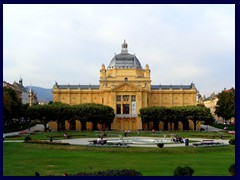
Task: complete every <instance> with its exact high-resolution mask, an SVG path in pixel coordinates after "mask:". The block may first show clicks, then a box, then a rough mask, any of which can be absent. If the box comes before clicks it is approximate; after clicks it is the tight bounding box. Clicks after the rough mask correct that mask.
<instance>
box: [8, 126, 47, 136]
mask: <svg viewBox="0 0 240 180" xmlns="http://www.w3.org/2000/svg"><path fill="white" fill-rule="evenodd" d="M35 131H44V126H43V124H36V125H35V126H33V127H31V128H30V130H29V129H25V130H22V131H18V132H10V133H3V138H4V137H6V136H17V135H19V134H20V133H21V132H25V133H32V132H35Z"/></svg>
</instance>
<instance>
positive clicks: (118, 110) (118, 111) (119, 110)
mask: <svg viewBox="0 0 240 180" xmlns="http://www.w3.org/2000/svg"><path fill="white" fill-rule="evenodd" d="M117 114H121V104H117Z"/></svg>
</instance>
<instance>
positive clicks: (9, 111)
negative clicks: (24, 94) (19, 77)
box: [3, 87, 23, 125]
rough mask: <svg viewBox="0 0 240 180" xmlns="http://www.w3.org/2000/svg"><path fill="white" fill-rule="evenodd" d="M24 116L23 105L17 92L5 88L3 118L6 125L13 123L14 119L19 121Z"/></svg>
mask: <svg viewBox="0 0 240 180" xmlns="http://www.w3.org/2000/svg"><path fill="white" fill-rule="evenodd" d="M22 114H23V105H22V102H21V100H20V99H19V98H18V97H17V94H16V92H15V91H14V90H13V89H11V88H8V87H3V116H4V118H3V119H4V124H6V125H9V124H12V123H13V119H19V118H21V117H22Z"/></svg>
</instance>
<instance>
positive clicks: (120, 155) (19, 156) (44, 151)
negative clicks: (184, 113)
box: [3, 142, 235, 176]
mask: <svg viewBox="0 0 240 180" xmlns="http://www.w3.org/2000/svg"><path fill="white" fill-rule="evenodd" d="M234 162H235V146H233V145H230V146H224V147H211V148H193V147H178V148H135V147H131V148H97V147H86V146H73V145H46V144H30V143H10V142H5V143H3V175H4V176H34V172H35V171H38V172H39V173H40V175H42V176H47V175H60V176H62V175H63V174H64V173H65V172H66V173H70V174H71V173H72V174H74V173H77V172H82V171H85V172H86V171H98V170H108V169H135V170H137V171H139V172H140V173H142V174H143V175H144V176H172V175H173V171H174V169H175V168H176V167H177V166H185V165H187V166H190V167H191V168H193V169H194V171H195V172H194V174H193V175H194V176H229V172H228V167H229V166H230V165H231V164H233V163H234Z"/></svg>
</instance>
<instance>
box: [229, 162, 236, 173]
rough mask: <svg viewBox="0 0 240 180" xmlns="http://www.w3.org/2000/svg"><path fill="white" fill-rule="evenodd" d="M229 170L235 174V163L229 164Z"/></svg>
mask: <svg viewBox="0 0 240 180" xmlns="http://www.w3.org/2000/svg"><path fill="white" fill-rule="evenodd" d="M228 172H229V173H230V174H231V175H232V176H235V163H234V164H232V165H231V166H229V168H228Z"/></svg>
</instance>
